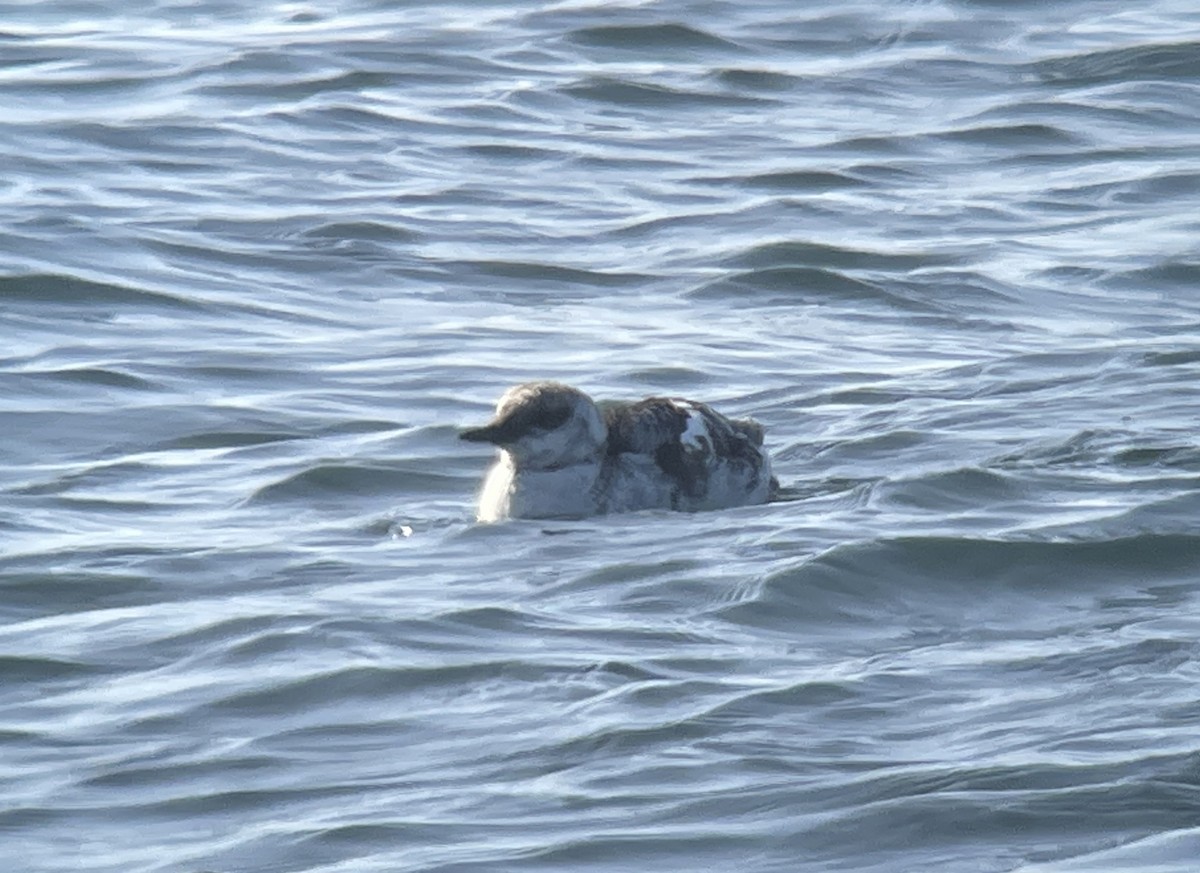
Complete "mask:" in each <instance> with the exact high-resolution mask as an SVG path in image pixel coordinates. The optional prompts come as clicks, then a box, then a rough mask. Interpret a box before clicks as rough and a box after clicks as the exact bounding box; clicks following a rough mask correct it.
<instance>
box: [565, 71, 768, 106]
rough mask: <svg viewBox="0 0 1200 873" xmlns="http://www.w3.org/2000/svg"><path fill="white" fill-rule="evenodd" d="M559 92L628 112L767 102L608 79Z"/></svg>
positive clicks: (751, 104)
mask: <svg viewBox="0 0 1200 873" xmlns="http://www.w3.org/2000/svg"><path fill="white" fill-rule="evenodd" d="M559 91H560V92H561V93H563V94H565V95H567V96H569V97H578V98H580V99H583V100H592V101H595V102H598V103H613V104H616V105H618V106H625V107H630V108H634V107H637V108H650V109H660V108H686V107H689V106H694V107H697V108H705V107H712V106H754V105H762V104H764V103H767V102H769V101H768V100H766V99H765V98H762V97H754V96H750V95H733V94H722V93H717V92H713V91H695V90H685V89H682V88H672V87H669V86H667V85H660V84H650V83H648V82H630V81H625V80H622V79H609V78H590V79H587V80H585V81H583V82H581V83H579V84H575V85H567V86H565V87H563V88H560V89H559Z"/></svg>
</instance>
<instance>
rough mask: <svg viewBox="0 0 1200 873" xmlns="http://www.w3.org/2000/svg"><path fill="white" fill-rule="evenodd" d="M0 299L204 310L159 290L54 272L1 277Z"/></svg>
mask: <svg viewBox="0 0 1200 873" xmlns="http://www.w3.org/2000/svg"><path fill="white" fill-rule="evenodd" d="M0 300H4V301H7V302H9V303H29V304H37V305H39V306H44V305H46V304H53V303H58V304H62V305H67V306H77V307H80V308H81V309H88V310H90V309H92V308H93V307H95V306H98V305H100V306H123V307H130V308H139V309H145V308H151V309H183V310H191V311H197V310H202V309H204V306H203V304H201V303H199V302H197V301H194V300H188V299H185V298H182V297H179V296H177V295H174V294H167V293H165V292H162V291H149V290H146V289H144V288H135V287H133V286H130V285H117V284H113V283H108V282H95V281H90V280H88V279H80V278H78V277H76V276H65V275H61V274H54V273H41V274H32V275H24V276H0Z"/></svg>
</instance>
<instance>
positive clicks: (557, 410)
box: [458, 391, 571, 446]
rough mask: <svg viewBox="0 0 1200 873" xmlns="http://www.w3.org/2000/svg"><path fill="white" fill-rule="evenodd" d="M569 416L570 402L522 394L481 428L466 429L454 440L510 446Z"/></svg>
mask: <svg viewBox="0 0 1200 873" xmlns="http://www.w3.org/2000/svg"><path fill="white" fill-rule="evenodd" d="M570 417H571V404H570V400H569V399H567V398H565V397H562V396H560V395H559V394H556V393H552V392H545V391H539V392H535V393H530V394H527V395H523V396H521V397H520V398H519V401H518V402H516V403H513V404H512V405H510V406H507V407H506V408H502V409H501V410H500V412H499V413H498V414H497V415H496V417H495V418H493V419H492V420H491V421H489V422H488V423H487V424H485V425H484V426H483V427H469V428H467V429H466V430H464V431H462V432H461V433H459V435H458V438H459V439H462V440H466V441H467V442H471V443H492V444H493V445H497V446H505V445H511V444H512V443H515V442H516V441H517V440H519V439H520V438H521V437H523V436H526V435H528V434H530V433H533V432H534V431H551V430H554V429H555V428H557V427H561V426H562V425H563V424H565V423H566V422H567V419H569V418H570Z"/></svg>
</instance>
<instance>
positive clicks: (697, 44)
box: [565, 24, 742, 52]
mask: <svg viewBox="0 0 1200 873" xmlns="http://www.w3.org/2000/svg"><path fill="white" fill-rule="evenodd" d="M565 38H566V39H567V40H568V41H570V42H573V43H576V44H578V45H587V46H598V47H601V48H610V49H618V50H622V51H638V52H641V51H647V50H652V51H655V52H672V51H676V50H679V49H686V50H690V51H699V50H702V51H714V50H726V51H728V50H736V51H740V50H742V47H741V46H739V45H738V44H737V43H735V42H732V41H730V40H727V39H724V38H722V37H719V36H714V35H713V34H711V33H708V32H707V31H703V30H699V29H697V28H695V27H691V26H689V25H686V24H616V25H601V26H598V27H583V28H579V29H578V30H573V31H570V32H568V33H567V34H566V36H565Z"/></svg>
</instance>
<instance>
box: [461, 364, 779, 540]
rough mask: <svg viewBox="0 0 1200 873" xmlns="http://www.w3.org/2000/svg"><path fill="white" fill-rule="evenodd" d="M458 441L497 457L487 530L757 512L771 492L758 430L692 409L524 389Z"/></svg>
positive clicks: (541, 387)
mask: <svg viewBox="0 0 1200 873" xmlns="http://www.w3.org/2000/svg"><path fill="white" fill-rule="evenodd" d="M459 436H460V437H461V438H462V439H464V440H468V441H470V442H479V443H491V444H492V445H495V446H497V447H498V448H499V450H500V452H499V457H498V458H497V460H496V463H495V465H493V467H492V468H491V469H490V470H489V471H488V474H487V477H486V478H485V479H484V484H483V489H482V491H481V492H480V495H479V511H478V517H479V520H480V521H485V522H490V521H499V520H501V519H505V518H581V517H584V516H589V515H599V514H603V513H608V512H629V511H632V510H636V509H678V510H684V511H692V510H699V509H721V508H724V507H729V506H744V505H748V504H755V503H765V502H766V501H767V500H768V499H769V498H770V497H771V496H772V493H773V492H774V491H775V490H776V489H777V487H778V484H777V483H776V482H775V480H774V478H773V477H772V476H771V458H770V456H769V455H768V454H767V451H766V449H764V448H763V429H762V425H760V424H759V423H758V422H756V421H753V420H751V419H729V418H726V417H725V416H723V415H721V414H720V413H718V412H716V411H714V410H713V409H712V408H710V407H709V406H707V405H706V404H704V403H698V402H696V401H694V400H676V399H671V398H667V397H648V398H646V399H645V400H639V401H636V402H606V403H596V402H594V401H593V400H592V398H590V397H588V395H586V394H584V393H583V392H582V391H580V390H579V389H577V388H572V387H571V386H569V385H563V384H562V383H560V382H527V383H525V384H523V385H517V386H515V387H514V388H510V389H509V390H508V391H507V392H505V394H504V396H503V397H501V398H500V402H499V403H498V404H497V405H496V414H495V416H494V417H493V418H492V420H491V421H490V422H488V423H487V424H485V425H484V426H483V427H475V428H468V429H466V430H464V431H462V432H461V433H460V434H459Z"/></svg>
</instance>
